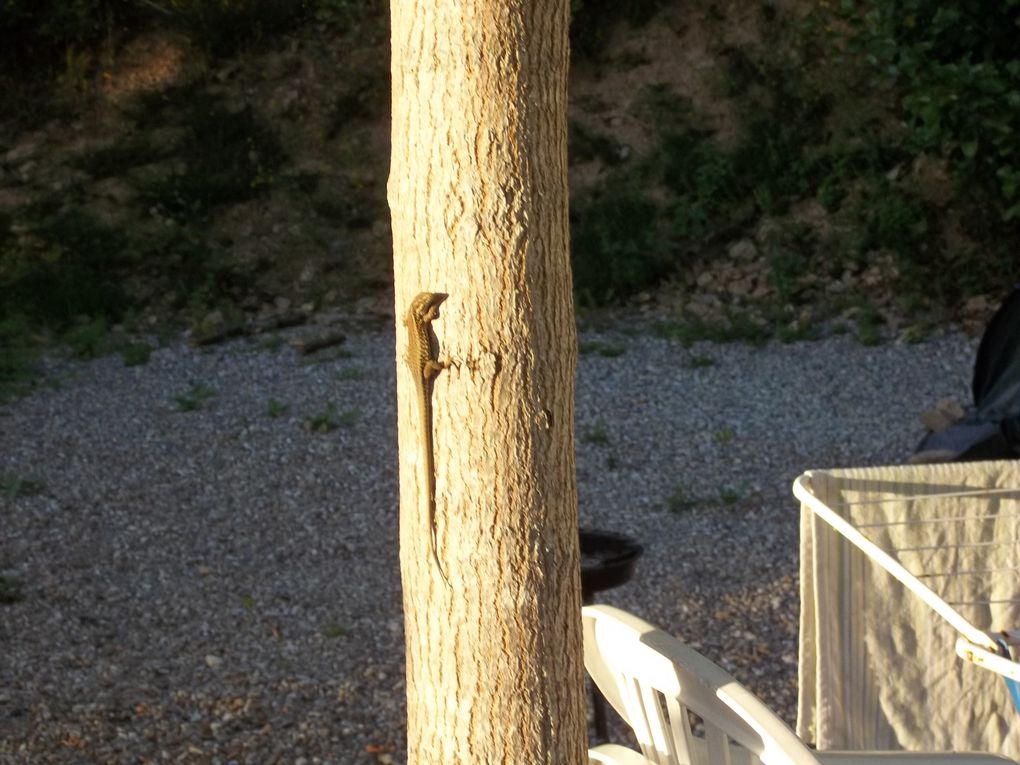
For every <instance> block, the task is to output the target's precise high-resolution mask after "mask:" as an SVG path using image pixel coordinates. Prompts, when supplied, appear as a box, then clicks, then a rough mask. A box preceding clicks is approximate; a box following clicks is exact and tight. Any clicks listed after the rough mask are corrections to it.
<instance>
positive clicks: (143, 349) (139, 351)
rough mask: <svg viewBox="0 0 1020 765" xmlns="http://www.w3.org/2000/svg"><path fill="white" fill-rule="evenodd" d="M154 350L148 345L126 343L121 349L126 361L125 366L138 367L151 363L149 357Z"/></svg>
mask: <svg viewBox="0 0 1020 765" xmlns="http://www.w3.org/2000/svg"><path fill="white" fill-rule="evenodd" d="M152 351H153V348H152V346H151V345H149V344H148V343H132V342H126V343H124V344H123V345H122V346H121V347H120V355H121V358H122V359H124V366H126V367H138V366H143V365H144V364H148V363H149V356H151V355H152Z"/></svg>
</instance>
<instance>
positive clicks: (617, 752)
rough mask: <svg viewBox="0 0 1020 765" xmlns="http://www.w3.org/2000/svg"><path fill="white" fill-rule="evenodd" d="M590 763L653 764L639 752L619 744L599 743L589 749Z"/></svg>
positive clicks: (613, 764) (618, 764) (599, 764)
mask: <svg viewBox="0 0 1020 765" xmlns="http://www.w3.org/2000/svg"><path fill="white" fill-rule="evenodd" d="M588 763H589V765H652V764H651V763H650V762H649V761H648V760H646V759H645V758H644V756H643V755H642V754H640V753H639V752H635V751H634V750H633V749H628V748H627V747H625V746H620V745H619V744H599V745H598V746H595V747H592V748H591V749H589V750H588Z"/></svg>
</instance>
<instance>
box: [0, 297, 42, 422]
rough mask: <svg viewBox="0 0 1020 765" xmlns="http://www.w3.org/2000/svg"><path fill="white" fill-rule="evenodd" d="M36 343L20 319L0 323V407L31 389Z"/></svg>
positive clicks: (25, 324)
mask: <svg viewBox="0 0 1020 765" xmlns="http://www.w3.org/2000/svg"><path fill="white" fill-rule="evenodd" d="M37 354H38V342H37V341H36V340H35V338H34V337H33V335H32V332H31V330H30V329H29V325H28V322H27V321H26V320H25V319H24V318H21V317H15V318H9V319H6V320H0V404H3V403H5V402H7V401H10V400H12V399H15V398H18V397H20V396H23V395H25V394H26V393H28V392H29V391H30V390H31V389H32V380H33V377H34V376H35V367H34V362H35V359H36V356H37Z"/></svg>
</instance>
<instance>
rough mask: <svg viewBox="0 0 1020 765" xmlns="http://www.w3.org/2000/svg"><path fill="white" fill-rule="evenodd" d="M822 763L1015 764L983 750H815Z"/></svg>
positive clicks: (864, 764)
mask: <svg viewBox="0 0 1020 765" xmlns="http://www.w3.org/2000/svg"><path fill="white" fill-rule="evenodd" d="M815 754H816V756H817V757H818V760H819V761H820V762H821V763H822V765H1015V763H1014V762H1013V760H1011V759H1009V758H1008V757H1000V756H999V755H997V754H985V753H983V752H836V751H827V752H815Z"/></svg>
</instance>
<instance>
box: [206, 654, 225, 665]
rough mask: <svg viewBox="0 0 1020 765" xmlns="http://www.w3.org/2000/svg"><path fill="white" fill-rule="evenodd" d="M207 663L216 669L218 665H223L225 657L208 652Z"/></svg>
mask: <svg viewBox="0 0 1020 765" xmlns="http://www.w3.org/2000/svg"><path fill="white" fill-rule="evenodd" d="M205 663H206V664H207V665H208V666H209V667H210V668H211V669H216V668H217V667H221V666H223V659H222V658H220V657H219V656H214V655H213V654H211V653H210V654H206V657H205Z"/></svg>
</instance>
